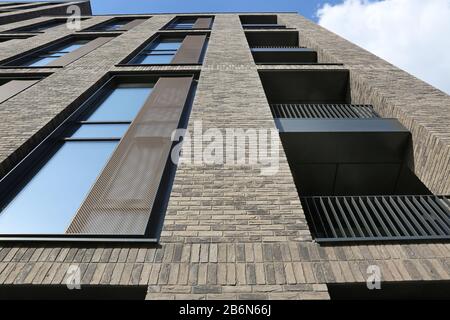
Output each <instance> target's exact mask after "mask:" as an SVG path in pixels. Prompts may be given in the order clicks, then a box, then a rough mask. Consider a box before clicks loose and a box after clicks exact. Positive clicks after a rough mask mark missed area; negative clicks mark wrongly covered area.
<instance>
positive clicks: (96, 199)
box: [67, 77, 192, 235]
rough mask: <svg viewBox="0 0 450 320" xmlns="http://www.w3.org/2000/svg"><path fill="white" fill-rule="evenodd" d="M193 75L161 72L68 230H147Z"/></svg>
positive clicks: (106, 232)
mask: <svg viewBox="0 0 450 320" xmlns="http://www.w3.org/2000/svg"><path fill="white" fill-rule="evenodd" d="M191 85H192V77H174V78H160V79H159V80H158V82H157V83H156V85H155V87H154V89H153V92H152V94H151V95H150V97H149V98H148V100H147V101H146V102H145V104H144V106H143V107H142V109H141V111H140V112H139V113H138V115H137V117H136V119H135V120H134V121H133V122H132V124H131V126H130V128H129V129H128V131H127V133H126V134H125V136H124V138H123V139H122V140H121V142H120V143H119V145H118V147H117V149H116V151H115V152H114V154H113V155H112V157H111V159H110V160H109V162H108V164H107V165H106V167H105V169H104V170H103V172H102V173H101V175H100V177H99V178H98V180H97V182H96V183H95V185H94V186H93V188H92V190H91V192H90V193H89V195H88V197H87V198H86V200H85V201H84V203H83V204H82V206H81V207H80V209H79V210H78V212H77V214H76V216H75V218H74V219H73V221H72V223H71V225H70V226H69V228H68V230H67V233H69V234H97V235H99V234H100V235H144V234H145V231H146V228H147V225H148V222H149V219H150V214H151V212H152V207H153V204H154V202H155V199H156V196H157V193H158V188H159V186H160V183H161V180H162V177H163V172H164V169H165V167H166V163H167V161H168V157H169V154H170V150H171V146H172V141H171V134H172V131H173V130H175V129H176V128H177V127H178V123H179V120H180V117H181V115H182V112H183V108H184V106H185V104H186V100H187V97H188V94H189V91H190V88H191Z"/></svg>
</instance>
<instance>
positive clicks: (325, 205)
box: [302, 195, 450, 242]
mask: <svg viewBox="0 0 450 320" xmlns="http://www.w3.org/2000/svg"><path fill="white" fill-rule="evenodd" d="M302 204H303V206H304V209H305V212H306V215H307V218H308V221H309V223H310V224H311V229H312V232H313V236H314V237H315V239H316V241H318V242H337V241H373V240H377V241H378V240H422V239H423V240H429V239H450V197H449V196H433V195H423V196H419V195H414V196H395V195H392V196H352V197H304V198H302Z"/></svg>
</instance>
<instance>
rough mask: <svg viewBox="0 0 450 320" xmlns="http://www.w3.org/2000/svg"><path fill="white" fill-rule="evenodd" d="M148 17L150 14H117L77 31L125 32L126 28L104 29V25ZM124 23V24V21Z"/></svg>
mask: <svg viewBox="0 0 450 320" xmlns="http://www.w3.org/2000/svg"><path fill="white" fill-rule="evenodd" d="M150 18H151V16H117V17H114V18H111V19H108V20H106V21H103V22H100V23H97V24H95V25H93V26H91V27H88V28H85V29H82V30H80V31H79V32H126V31H128V30H126V29H123V28H119V29H114V30H106V29H105V27H108V26H109V25H113V24H116V23H117V21H126V22H127V23H129V22H132V21H134V20H138V19H139V20H144V19H150ZM124 25H126V23H125V24H124ZM124 25H123V26H124Z"/></svg>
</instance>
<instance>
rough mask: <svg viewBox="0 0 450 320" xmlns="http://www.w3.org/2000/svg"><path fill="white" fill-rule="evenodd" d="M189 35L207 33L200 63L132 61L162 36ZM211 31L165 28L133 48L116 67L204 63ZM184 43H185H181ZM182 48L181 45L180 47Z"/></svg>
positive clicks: (196, 64)
mask: <svg viewBox="0 0 450 320" xmlns="http://www.w3.org/2000/svg"><path fill="white" fill-rule="evenodd" d="M189 35H206V41H205V44H204V46H203V48H202V55H201V61H202V62H200V63H166V64H161V63H157V64H147V63H145V64H135V63H131V61H133V60H134V59H135V58H136V57H137V56H138V55H140V54H141V52H143V51H145V48H147V47H148V46H149V45H150V44H151V43H153V42H154V41H157V40H158V39H159V38H160V37H161V38H175V39H179V38H183V39H184V38H185V37H186V36H189ZM210 35H211V32H210V31H205V32H186V31H178V30H177V31H175V32H174V31H169V32H165V31H164V30H161V31H159V32H157V33H155V34H154V35H153V36H151V37H150V38H148V39H147V40H146V41H145V42H143V43H142V44H141V45H140V46H139V47H137V48H136V49H135V50H133V51H132V52H131V53H130V54H129V55H128V56H126V57H125V59H123V60H122V61H120V62H119V63H118V64H116V65H115V66H116V67H130V66H131V67H142V66H201V65H202V64H203V61H204V58H205V54H206V50H207V49H208V45H209V38H210ZM181 45H183V44H181ZM180 48H181V47H180ZM178 50H179V49H178Z"/></svg>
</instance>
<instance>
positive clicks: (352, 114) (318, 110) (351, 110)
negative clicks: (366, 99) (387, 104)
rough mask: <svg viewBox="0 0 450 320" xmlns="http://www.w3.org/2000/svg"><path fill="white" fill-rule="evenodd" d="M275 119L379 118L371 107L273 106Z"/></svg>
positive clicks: (352, 105) (332, 105) (330, 105)
mask: <svg viewBox="0 0 450 320" xmlns="http://www.w3.org/2000/svg"><path fill="white" fill-rule="evenodd" d="M270 110H271V111H272V115H273V117H274V118H329V119H336V118H343V119H348V118H379V116H378V115H377V114H376V113H375V111H373V107H372V106H371V105H356V104H271V105H270Z"/></svg>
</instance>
